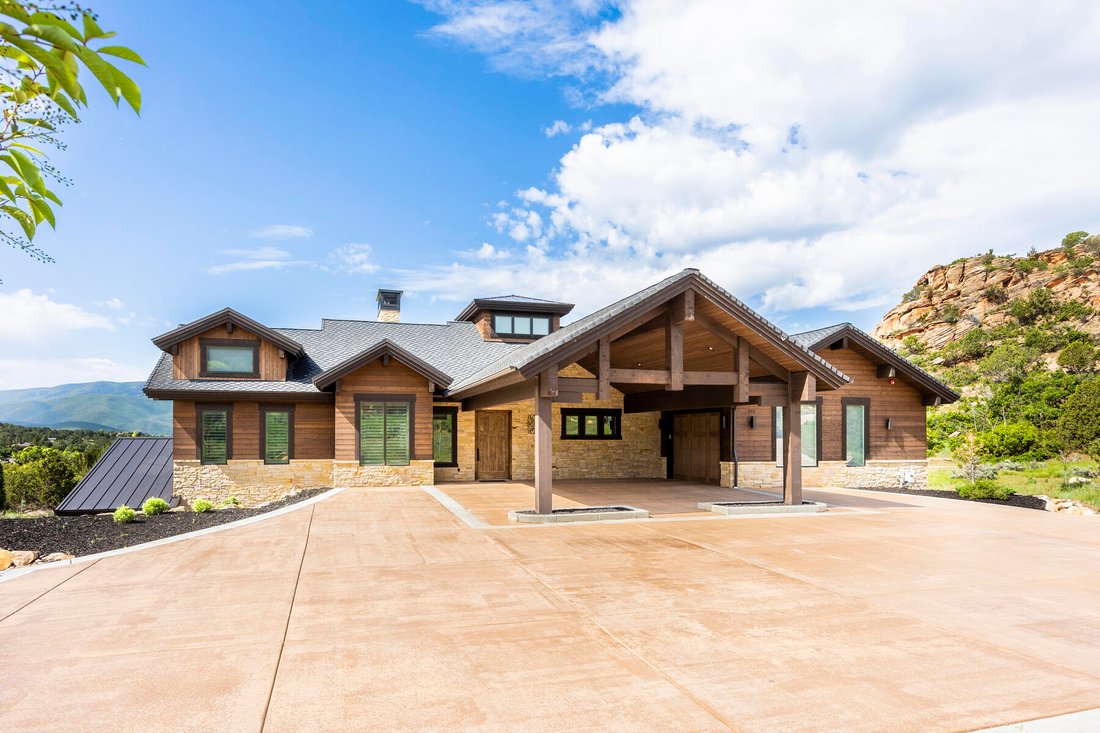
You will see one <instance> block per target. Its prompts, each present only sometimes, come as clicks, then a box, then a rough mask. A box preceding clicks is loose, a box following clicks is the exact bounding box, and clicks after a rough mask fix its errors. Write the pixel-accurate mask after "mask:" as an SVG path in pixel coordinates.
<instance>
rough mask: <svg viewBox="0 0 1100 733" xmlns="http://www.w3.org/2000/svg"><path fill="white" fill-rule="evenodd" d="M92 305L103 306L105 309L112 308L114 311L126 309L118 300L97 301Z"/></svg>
mask: <svg viewBox="0 0 1100 733" xmlns="http://www.w3.org/2000/svg"><path fill="white" fill-rule="evenodd" d="M92 305H98V306H102V307H104V308H110V309H111V310H113V311H120V310H122V309H123V308H125V307H126V305H125V304H124V303H123V302H122V301H121V300H120V299H118V298H108V299H107V300H97V301H96V302H95V303H93V304H92Z"/></svg>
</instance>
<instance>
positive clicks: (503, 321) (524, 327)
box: [493, 313, 550, 338]
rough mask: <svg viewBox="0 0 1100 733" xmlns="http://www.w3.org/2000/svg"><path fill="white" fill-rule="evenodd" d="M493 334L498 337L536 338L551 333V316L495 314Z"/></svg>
mask: <svg viewBox="0 0 1100 733" xmlns="http://www.w3.org/2000/svg"><path fill="white" fill-rule="evenodd" d="M493 333H494V334H496V335H497V336H505V337H515V338H536V337H538V336H546V335H548V334H549V333H550V316H538V315H530V314H524V313H494V314H493Z"/></svg>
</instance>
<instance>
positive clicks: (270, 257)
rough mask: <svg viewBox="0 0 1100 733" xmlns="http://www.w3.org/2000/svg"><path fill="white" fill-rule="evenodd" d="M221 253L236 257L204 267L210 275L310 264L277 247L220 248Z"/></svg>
mask: <svg viewBox="0 0 1100 733" xmlns="http://www.w3.org/2000/svg"><path fill="white" fill-rule="evenodd" d="M222 254H223V255H227V256H229V257H235V258H237V259H235V260H234V261H233V262H224V263H222V264H219V265H212V266H211V267H208V268H206V271H207V272H208V273H210V274H211V275H224V274H226V273H229V272H242V271H248V270H278V269H283V268H287V267H301V266H303V265H309V264H312V263H311V262H310V261H308V260H292V259H290V256H291V255H290V252H288V251H286V250H285V249H280V248H278V247H255V248H252V249H227V250H222Z"/></svg>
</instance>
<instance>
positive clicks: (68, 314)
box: [0, 288, 115, 344]
mask: <svg viewBox="0 0 1100 733" xmlns="http://www.w3.org/2000/svg"><path fill="white" fill-rule="evenodd" d="M0 313H3V314H4V317H3V318H0V341H3V342H5V343H8V344H16V343H18V344H31V343H44V342H47V341H49V340H51V339H55V338H56V337H57V334H58V333H61V332H72V331H82V330H95V329H99V330H103V331H114V330H115V325H114V324H113V323H112V322H111V319H110V318H107V317H106V316H103V315H100V314H98V313H92V312H90V311H87V310H85V309H84V308H81V307H80V306H78V305H74V304H72V303H58V302H57V301H55V300H52V299H51V298H50V296H49V295H45V294H42V295H39V294H36V293H34V292H33V291H31V290H30V289H29V288H23V289H21V290H16V291H15V292H12V293H4V292H0Z"/></svg>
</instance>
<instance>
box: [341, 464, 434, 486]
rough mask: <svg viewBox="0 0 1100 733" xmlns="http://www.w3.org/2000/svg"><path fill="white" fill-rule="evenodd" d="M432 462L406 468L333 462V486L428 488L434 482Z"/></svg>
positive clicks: (410, 465)
mask: <svg viewBox="0 0 1100 733" xmlns="http://www.w3.org/2000/svg"><path fill="white" fill-rule="evenodd" d="M434 469H435V464H434V463H433V462H432V461H410V462H409V465H407V466H360V465H359V463H358V462H357V461H333V462H332V483H333V485H334V486H340V487H344V486H430V485H431V484H432V483H434V482H435V476H434Z"/></svg>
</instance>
